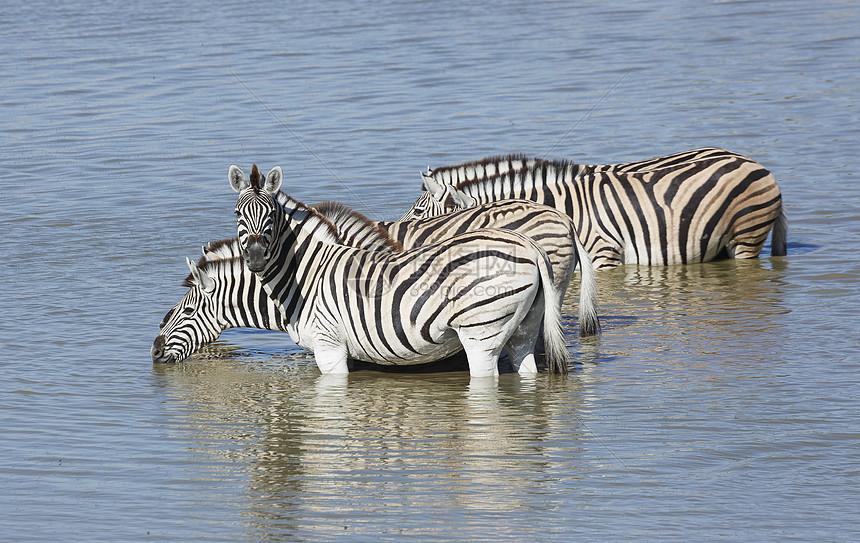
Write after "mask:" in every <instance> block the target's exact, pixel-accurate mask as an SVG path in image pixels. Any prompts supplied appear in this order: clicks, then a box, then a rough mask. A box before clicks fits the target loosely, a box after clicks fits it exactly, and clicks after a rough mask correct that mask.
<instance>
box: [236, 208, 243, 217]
mask: <svg viewBox="0 0 860 543" xmlns="http://www.w3.org/2000/svg"><path fill="white" fill-rule="evenodd" d="M236 216H237V217H241V216H242V214H241V213H239V210H238V209H237V210H236Z"/></svg>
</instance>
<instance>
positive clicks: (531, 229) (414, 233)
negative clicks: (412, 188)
mask: <svg viewBox="0 0 860 543" xmlns="http://www.w3.org/2000/svg"><path fill="white" fill-rule="evenodd" d="M312 207H313V208H314V209H315V210H317V211H318V212H319V213H321V214H322V215H323V216H325V217H326V218H327V219H328V220H330V221H331V222H332V223H333V224H334V226H335V227H336V229H337V232H338V235H339V236H340V237H341V238H342V239H344V240H345V241H344V242H345V243H347V244H351V243H348V242H349V241H351V240H354V239H358V240H363V239H365V238H367V232H366V231H368V230H372V231H373V232H376V233H377V235H378V230H376V229H380V230H382V231H385V232H386V234H387V235H389V236H390V237H391V238H392V239H391V241H390V243H389V245H393V244H398V245H400V246H402V247H404V248H406V249H412V248H415V247H421V246H424V245H431V244H434V243H439V242H442V241H445V240H446V239H448V238H450V237H452V236H455V235H458V234H463V233H466V232H470V231H473V230H476V229H479V228H500V229H503V230H513V231H516V232H519V233H521V234H523V235H526V236H528V237H530V238H531V239H532V240H534V241H535V242H536V243H537V244H538V245H540V246H541V247H542V248H543V249H544V251H546V253H547V257H548V258H549V261H550V264H551V265H552V271H553V279H554V285H555V287H556V290H557V291H558V292H559V293H560V294H561V298H563V296H564V293H565V292H566V291H567V286H568V283H569V282H570V279H571V276H572V275H573V272H574V270H575V269H576V267H577V266H580V269H581V272H582V274H581V278H580V296H579V325H580V334H581V335H590V334H595V333H597V331H598V329H599V321H598V316H597V289H596V286H595V276H594V267H593V266H592V264H591V260H590V258H589V256H588V254H587V253H586V252H585V249H584V248H583V246H582V244H581V243H580V242H579V238H578V237H577V235H576V230H575V229H574V227H573V222H572V221H571V220H570V218H568V217H567V216H566V215H565V214H564V213H561V212H559V211H558V210H556V209H554V208H551V207H548V206H545V205H542V204H538V203H536V202H531V201H528V200H505V201H500V202H491V203H489V204H484V205H479V206H475V207H472V208H469V209H464V210H461V211H456V212H453V213H449V214H446V215H443V216H439V217H433V218H429V219H420V220H414V221H383V222H378V223H377V222H373V221H371V220H370V219H368V218H367V217H365V216H364V215H362V214H360V213H358V212H357V211H354V210H352V209H350V208H348V207H347V206H344V205H343V204H341V203H339V202H330V201H329V202H323V203H320V204H315V205H313V206H312ZM359 246H362V245H359ZM559 301H560V302H561V301H563V300H561V299H560V300H559Z"/></svg>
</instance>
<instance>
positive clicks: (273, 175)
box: [263, 166, 284, 194]
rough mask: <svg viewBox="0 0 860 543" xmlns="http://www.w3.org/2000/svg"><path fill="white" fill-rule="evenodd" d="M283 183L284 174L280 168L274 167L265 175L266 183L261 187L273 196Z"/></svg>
mask: <svg viewBox="0 0 860 543" xmlns="http://www.w3.org/2000/svg"><path fill="white" fill-rule="evenodd" d="M283 182H284V172H282V171H281V167H280V166H275V167H274V168H272V169H271V170H269V173H267V174H266V183H265V184H264V185H263V190H265V191H266V192H268V193H269V194H274V193H276V192H278V189H279V188H281V183H283Z"/></svg>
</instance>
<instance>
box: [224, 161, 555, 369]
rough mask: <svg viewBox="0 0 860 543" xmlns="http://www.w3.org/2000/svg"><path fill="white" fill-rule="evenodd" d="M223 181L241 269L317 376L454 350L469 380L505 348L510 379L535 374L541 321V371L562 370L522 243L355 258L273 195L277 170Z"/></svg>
mask: <svg viewBox="0 0 860 543" xmlns="http://www.w3.org/2000/svg"><path fill="white" fill-rule="evenodd" d="M228 180H229V184H230V186H231V187H232V188H233V190H235V191H236V192H238V193H239V197H238V200H237V203H236V215H237V233H238V238H239V244H240V245H241V248H242V254H243V256H244V257H245V262H246V264H247V266H248V269H249V270H251V271H253V272H254V273H256V274H257V275H258V277H259V278H260V279H261V280H262V282H263V284H264V288H265V289H266V291H267V292H268V293H269V294H270V296H272V297H273V298H274V299H276V300H278V302H279V303H280V304H281V305H282V307H283V310H284V317H285V318H286V320H287V325H286V327H287V330H288V332H289V334H290V336H291V337H292V339H293V341H295V342H296V344H298V345H299V346H300V347H302V348H304V349H306V350H308V351H311V352H312V353H313V354H314V358H315V360H316V362H317V366H318V367H319V369H320V371H321V372H322V373H323V374H328V373H347V372H348V371H349V366H348V363H347V360H348V359H349V358H352V359H356V360H362V361H367V362H373V363H377V364H388V365H412V364H421V363H425V362H430V361H434V360H438V359H440V358H443V357H445V356H448V355H451V354H453V353H455V352H457V351H459V350H460V349H462V350H463V351H465V353H466V358H467V360H468V363H469V373H470V375H471V376H473V377H486V376H494V375H498V372H499V370H498V358H499V354H500V352H501V350H502V349H503V348H504V349H505V350H506V351H507V353H508V356H509V358H510V360H511V363H512V365H513V367H514V369H515V370H516V371H519V372H520V373H533V372H536V371H537V366H536V362H535V356H534V354H535V353H534V350H535V342H536V339H537V335H538V331H539V329H540V327H541V324H543V330H544V333H543V339H544V344H545V348H546V360H547V366H548V368H549V370H550V372H553V373H566V372H567V370H568V368H567V359H568V353H567V348H566V345H565V342H564V332H563V331H562V327H561V313H560V309H559V303H558V293H557V291H556V290H555V287H554V286H553V278H552V268H551V265H550V263H549V260H548V258H547V256H546V252H545V251H544V250H543V249H542V248H540V246H538V245H536V244H535V242H534V241H532V240H531V239H530V238H528V237H526V236H523V235H521V234H519V233H517V232H513V231H510V230H497V229H496V230H492V229H478V230H474V231H471V232H467V233H464V234H459V235H456V236H453V237H451V238H448V239H447V240H445V241H443V242H440V243H437V244H433V245H428V246H423V247H418V248H414V249H409V250H405V251H402V252H383V251H368V250H365V249H357V248H353V247H347V246H344V245H342V244H339V243H337V239H338V238H337V235H336V229H335V228H334V227H333V225H332V223H331V222H330V221H328V220H327V219H325V218H324V217H322V215H321V214H320V213H319V212H317V211H316V210H314V209H313V208H311V207H309V206H306V205H305V204H303V203H301V202H299V201H298V200H295V199H293V198H291V197H289V196H288V195H286V194H285V193H283V192H281V191H280V190H279V189H280V186H281V183H282V181H283V173H282V171H281V168H280V167H275V168H273V169H272V170H271V171H269V173H268V174H267V175H266V177H265V179H264V178H263V177H262V175H260V173H259V171H258V170H257V167H256V165H254V167H253V168H252V170H251V174H250V176H249V181H246V180H245V174H244V173H243V172H242V170H241V169H239V168H238V167H237V166H231V167H230V169H229V172H228Z"/></svg>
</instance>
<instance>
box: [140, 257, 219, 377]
mask: <svg viewBox="0 0 860 543" xmlns="http://www.w3.org/2000/svg"><path fill="white" fill-rule="evenodd" d="M186 260H187V259H186ZM187 262H188V268H189V269H190V270H191V274H190V275H189V276H188V277H187V278H186V280H185V283H184V284H185V285H187V286H189V287H190V288H189V290H188V292H187V293H186V294H185V296H183V297H182V300H180V301H179V303H178V304H176V305H175V306H173V308H172V309H171V310H170V311H168V312H167V314H166V315H165V316H164V319H162V321H161V325H160V326H159V332H158V337H156V338H155V341H153V342H152V349H150V355H151V356H152V361H153V362H179V361H182V360H185V359H186V358H188V357H189V356H190V355H191V353H193V352H194V351H196V350H197V349H199V348H200V347H201V346H202V345H205V344H207V343H211V342H212V341H215V340H216V339H218V336H219V335H221V332H223V331H224V329H225V328H226V325H225V324H224V321H223V318H221V317H222V315H221V314H220V312H219V311H218V308H219V307H221V306H222V305H223V304H218V303H215V302H214V300H213V294H214V292H215V290H216V289H215V286H216V284H215V279H213V278H212V277H211V276H210V275H208V274H207V273H206V271H204V270H201V269H200V268H198V267H197V265H196V264H194V262H191V261H190V260H187Z"/></svg>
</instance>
